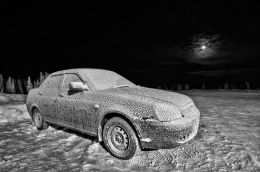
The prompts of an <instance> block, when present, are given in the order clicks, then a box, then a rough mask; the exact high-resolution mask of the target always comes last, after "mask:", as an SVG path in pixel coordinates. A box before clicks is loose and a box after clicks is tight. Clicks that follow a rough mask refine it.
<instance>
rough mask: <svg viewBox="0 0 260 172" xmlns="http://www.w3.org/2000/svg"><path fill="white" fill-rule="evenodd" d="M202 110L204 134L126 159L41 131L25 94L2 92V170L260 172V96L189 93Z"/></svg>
mask: <svg viewBox="0 0 260 172" xmlns="http://www.w3.org/2000/svg"><path fill="white" fill-rule="evenodd" d="M182 93H183V94H186V95H189V96H190V97H191V98H192V99H193V100H194V102H195V104H196V105H197V107H198V108H199V110H200V112H201V122H200V128H199V133H198V135H197V136H196V137H195V138H194V139H193V140H192V141H190V142H188V143H186V144H184V145H182V146H180V147H177V148H174V149H164V150H154V151H142V152H139V153H137V154H136V155H135V156H134V157H133V158H132V159H131V160H127V161H122V160H119V159H116V158H114V157H112V156H111V155H110V154H108V153H107V152H106V151H105V150H104V149H103V148H102V146H100V145H99V143H97V142H96V141H95V139H94V138H91V137H89V136H86V135H82V134H80V133H76V132H73V131H71V130H66V129H63V128H58V127H55V126H53V127H55V128H53V127H49V129H47V130H45V131H38V130H37V129H36V128H35V127H34V125H33V123H32V121H31V119H30V117H29V115H28V113H27V111H26V108H25V105H24V101H25V99H26V97H25V96H23V95H8V94H0V171H1V172H2V171H48V170H49V171H91V170H93V171H109V170H113V171H156V170H158V171H159V170H163V171H167V170H169V171H170V170H176V171H260V92H257V91H223V90H222V91H221V90H214V91H200V90H191V91H184V92H182Z"/></svg>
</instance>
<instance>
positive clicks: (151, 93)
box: [113, 87, 192, 107]
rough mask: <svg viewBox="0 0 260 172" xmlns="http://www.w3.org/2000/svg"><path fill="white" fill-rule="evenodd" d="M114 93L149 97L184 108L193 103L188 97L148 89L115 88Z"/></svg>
mask: <svg viewBox="0 0 260 172" xmlns="http://www.w3.org/2000/svg"><path fill="white" fill-rule="evenodd" d="M113 91H115V92H121V93H124V94H130V95H136V96H142V97H149V98H152V99H157V100H158V99H159V100H161V101H167V102H169V103H172V104H174V105H175V106H178V107H181V106H184V105H186V104H188V103H190V102H192V100H191V98H189V97H188V96H186V95H183V94H179V93H175V92H171V91H165V90H159V89H153V88H147V87H122V88H115V89H113Z"/></svg>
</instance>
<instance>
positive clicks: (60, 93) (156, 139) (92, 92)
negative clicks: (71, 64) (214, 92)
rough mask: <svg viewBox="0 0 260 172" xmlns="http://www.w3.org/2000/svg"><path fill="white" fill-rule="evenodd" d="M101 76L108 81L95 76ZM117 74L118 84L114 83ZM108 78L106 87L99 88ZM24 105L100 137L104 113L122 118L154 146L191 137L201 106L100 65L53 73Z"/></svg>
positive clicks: (48, 118)
mask: <svg viewBox="0 0 260 172" xmlns="http://www.w3.org/2000/svg"><path fill="white" fill-rule="evenodd" d="M69 75H71V76H69ZM72 75H76V76H77V77H78V79H77V78H76V77H75V76H72ZM66 77H67V78H69V77H70V79H71V80H68V81H69V82H73V81H74V80H73V78H74V79H75V78H76V81H77V80H80V82H84V83H86V84H87V86H88V88H89V89H88V90H85V91H74V90H70V88H68V85H69V82H68V81H66ZM102 78H106V79H105V80H104V81H103V80H99V79H102ZM115 78H116V79H118V83H114V81H113V79H115ZM93 80H95V81H94V82H93ZM111 80H112V81H113V83H109V84H107V85H108V86H109V88H106V87H104V88H102V84H104V83H105V82H110V81H111ZM112 81H111V82H112ZM120 82H121V83H120ZM95 84H101V85H100V86H99V87H98V86H96V85H95ZM26 104H27V109H28V112H29V114H30V116H31V117H32V113H33V110H34V108H37V109H38V110H39V111H40V113H41V114H42V115H43V117H44V119H45V121H46V122H48V123H54V124H57V125H61V126H64V127H69V128H72V129H75V130H78V131H81V132H84V133H88V134H91V135H94V136H97V137H98V139H99V141H102V131H103V126H104V122H106V121H104V119H105V117H106V115H118V116H121V117H123V118H125V119H127V121H128V122H129V123H131V126H133V128H134V131H135V132H136V135H137V137H138V139H139V141H140V145H141V148H153V149H158V148H171V147H173V146H175V145H176V144H180V143H185V142H187V141H189V140H191V139H192V138H193V137H194V136H195V135H196V134H197V131H198V126H199V118H200V113H199V110H198V109H197V108H196V106H195V105H194V103H193V101H192V100H191V99H190V98H189V97H187V96H185V95H182V94H179V93H174V92H170V91H163V90H158V89H151V88H146V87H141V86H136V85H135V84H133V83H131V82H130V81H128V80H126V79H125V78H123V77H121V76H120V75H118V74H116V73H114V72H112V71H107V70H101V69H69V70H63V71H58V72H55V73H52V74H50V75H49V76H48V78H47V79H46V80H45V81H44V82H43V83H42V85H41V86H40V87H39V88H36V89H32V90H31V91H30V92H29V94H28V97H27V103H26Z"/></svg>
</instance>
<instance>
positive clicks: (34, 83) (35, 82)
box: [33, 79, 40, 88]
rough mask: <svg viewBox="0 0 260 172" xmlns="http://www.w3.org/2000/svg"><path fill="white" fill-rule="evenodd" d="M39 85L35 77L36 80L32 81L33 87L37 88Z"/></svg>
mask: <svg viewBox="0 0 260 172" xmlns="http://www.w3.org/2000/svg"><path fill="white" fill-rule="evenodd" d="M39 86H40V80H39V79H37V80H36V81H34V82H33V88H38V87H39Z"/></svg>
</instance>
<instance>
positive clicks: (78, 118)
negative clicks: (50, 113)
mask: <svg viewBox="0 0 260 172" xmlns="http://www.w3.org/2000/svg"><path fill="white" fill-rule="evenodd" d="M70 82H84V81H83V80H82V79H81V78H80V76H79V75H78V74H76V73H66V74H65V78H64V80H63V83H62V89H61V90H60V97H59V99H60V100H59V101H60V104H59V115H60V116H61V117H62V120H63V123H64V124H65V125H67V126H70V127H73V128H74V127H75V128H77V129H81V130H86V131H88V132H92V131H93V127H92V123H93V115H94V113H95V110H94V107H93V106H92V104H91V100H90V99H88V95H89V94H90V91H76V90H70V89H69V83H70Z"/></svg>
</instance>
